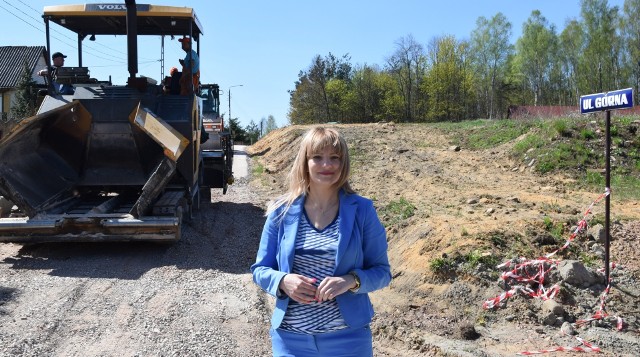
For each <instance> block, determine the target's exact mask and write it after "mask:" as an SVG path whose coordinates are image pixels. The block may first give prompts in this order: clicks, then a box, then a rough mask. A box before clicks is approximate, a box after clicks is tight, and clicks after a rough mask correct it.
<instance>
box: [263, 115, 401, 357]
mask: <svg viewBox="0 0 640 357" xmlns="http://www.w3.org/2000/svg"><path fill="white" fill-rule="evenodd" d="M348 179H349V152H348V148H347V144H346V141H345V140H344V138H343V137H342V136H341V135H340V133H338V131H336V130H335V129H332V128H323V127H316V128H313V129H311V130H309V131H308V132H307V133H306V134H305V135H304V137H303V139H302V142H301V144H300V148H299V151H298V154H297V156H296V158H295V161H294V163H293V167H292V168H291V172H290V173H289V190H288V191H287V193H285V194H284V195H282V196H281V197H280V198H279V199H277V200H276V201H275V202H273V203H271V204H270V205H269V207H268V209H267V221H266V223H265V226H264V229H263V231H262V238H261V240H260V247H259V249H258V254H257V258H256V262H255V264H253V265H252V266H251V271H252V273H253V280H254V281H255V283H256V284H258V285H259V286H260V287H261V288H262V289H264V290H265V291H267V292H268V293H269V294H271V295H273V296H275V297H276V307H275V309H274V312H273V316H272V319H271V330H270V334H271V342H272V347H273V355H274V356H304V357H312V356H330V357H338V356H358V357H362V356H373V349H372V337H371V330H370V328H369V323H370V322H371V318H372V317H373V307H372V305H371V301H370V300H369V296H368V293H369V292H371V291H374V290H377V289H382V288H384V287H385V286H387V285H388V284H389V282H390V281H391V271H390V267H389V259H388V257H387V239H386V233H385V229H384V227H383V226H382V224H381V223H380V220H379V219H378V215H377V213H376V210H375V208H374V207H373V204H372V202H371V201H370V200H368V199H366V198H363V197H361V196H358V195H357V194H355V193H354V191H353V190H352V189H351V187H350V186H349V181H348Z"/></svg>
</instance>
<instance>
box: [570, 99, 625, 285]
mask: <svg viewBox="0 0 640 357" xmlns="http://www.w3.org/2000/svg"><path fill="white" fill-rule="evenodd" d="M628 108H633V88H626V89H619V90H615V91H611V92H606V93H596V94H588V95H583V96H581V97H580V113H582V114H587V113H592V112H601V111H605V112H606V125H605V126H606V128H605V130H606V137H607V138H606V144H605V156H606V157H605V160H606V161H605V165H606V168H605V181H606V182H605V185H606V193H607V195H606V197H605V218H604V230H605V248H604V249H605V250H604V264H605V267H604V271H605V278H606V279H607V280H606V283H607V285H608V284H609V282H610V280H609V246H610V241H611V232H610V217H611V212H610V211H611V110H613V109H628Z"/></svg>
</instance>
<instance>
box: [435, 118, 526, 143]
mask: <svg viewBox="0 0 640 357" xmlns="http://www.w3.org/2000/svg"><path fill="white" fill-rule="evenodd" d="M535 125H536V122H535V121H515V120H487V119H478V120H470V121H462V122H456V123H451V122H446V123H436V124H434V127H435V128H437V129H440V130H441V131H443V132H445V133H447V134H451V141H452V144H455V145H460V146H463V147H465V148H467V149H470V150H482V149H490V148H494V147H496V146H499V145H502V144H504V143H507V142H509V141H511V140H514V139H515V138H517V137H519V136H520V135H522V134H524V133H526V132H528V131H529V129H530V128H531V127H532V126H535ZM460 134H463V135H460Z"/></svg>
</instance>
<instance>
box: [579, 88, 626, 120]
mask: <svg viewBox="0 0 640 357" xmlns="http://www.w3.org/2000/svg"><path fill="white" fill-rule="evenodd" d="M627 108H633V88H627V89H619V90H616V91H613V92H607V93H597V94H589V95H583V96H581V97H580V113H582V114H586V113H591V112H601V111H604V110H611V109H627Z"/></svg>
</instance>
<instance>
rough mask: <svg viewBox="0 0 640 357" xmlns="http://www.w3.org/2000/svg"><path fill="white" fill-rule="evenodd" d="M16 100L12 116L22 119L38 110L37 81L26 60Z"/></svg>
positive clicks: (16, 119)
mask: <svg viewBox="0 0 640 357" xmlns="http://www.w3.org/2000/svg"><path fill="white" fill-rule="evenodd" d="M16 89H17V92H16V95H15V102H14V105H13V107H12V108H11V118H12V119H13V120H15V121H20V120H22V119H24V118H28V117H30V116H32V115H34V114H35V112H36V100H37V97H38V89H37V83H36V81H34V80H33V77H32V71H31V68H29V64H28V63H27V61H26V60H25V61H24V65H23V70H22V74H21V75H20V80H19V81H18V85H17V88H16Z"/></svg>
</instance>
